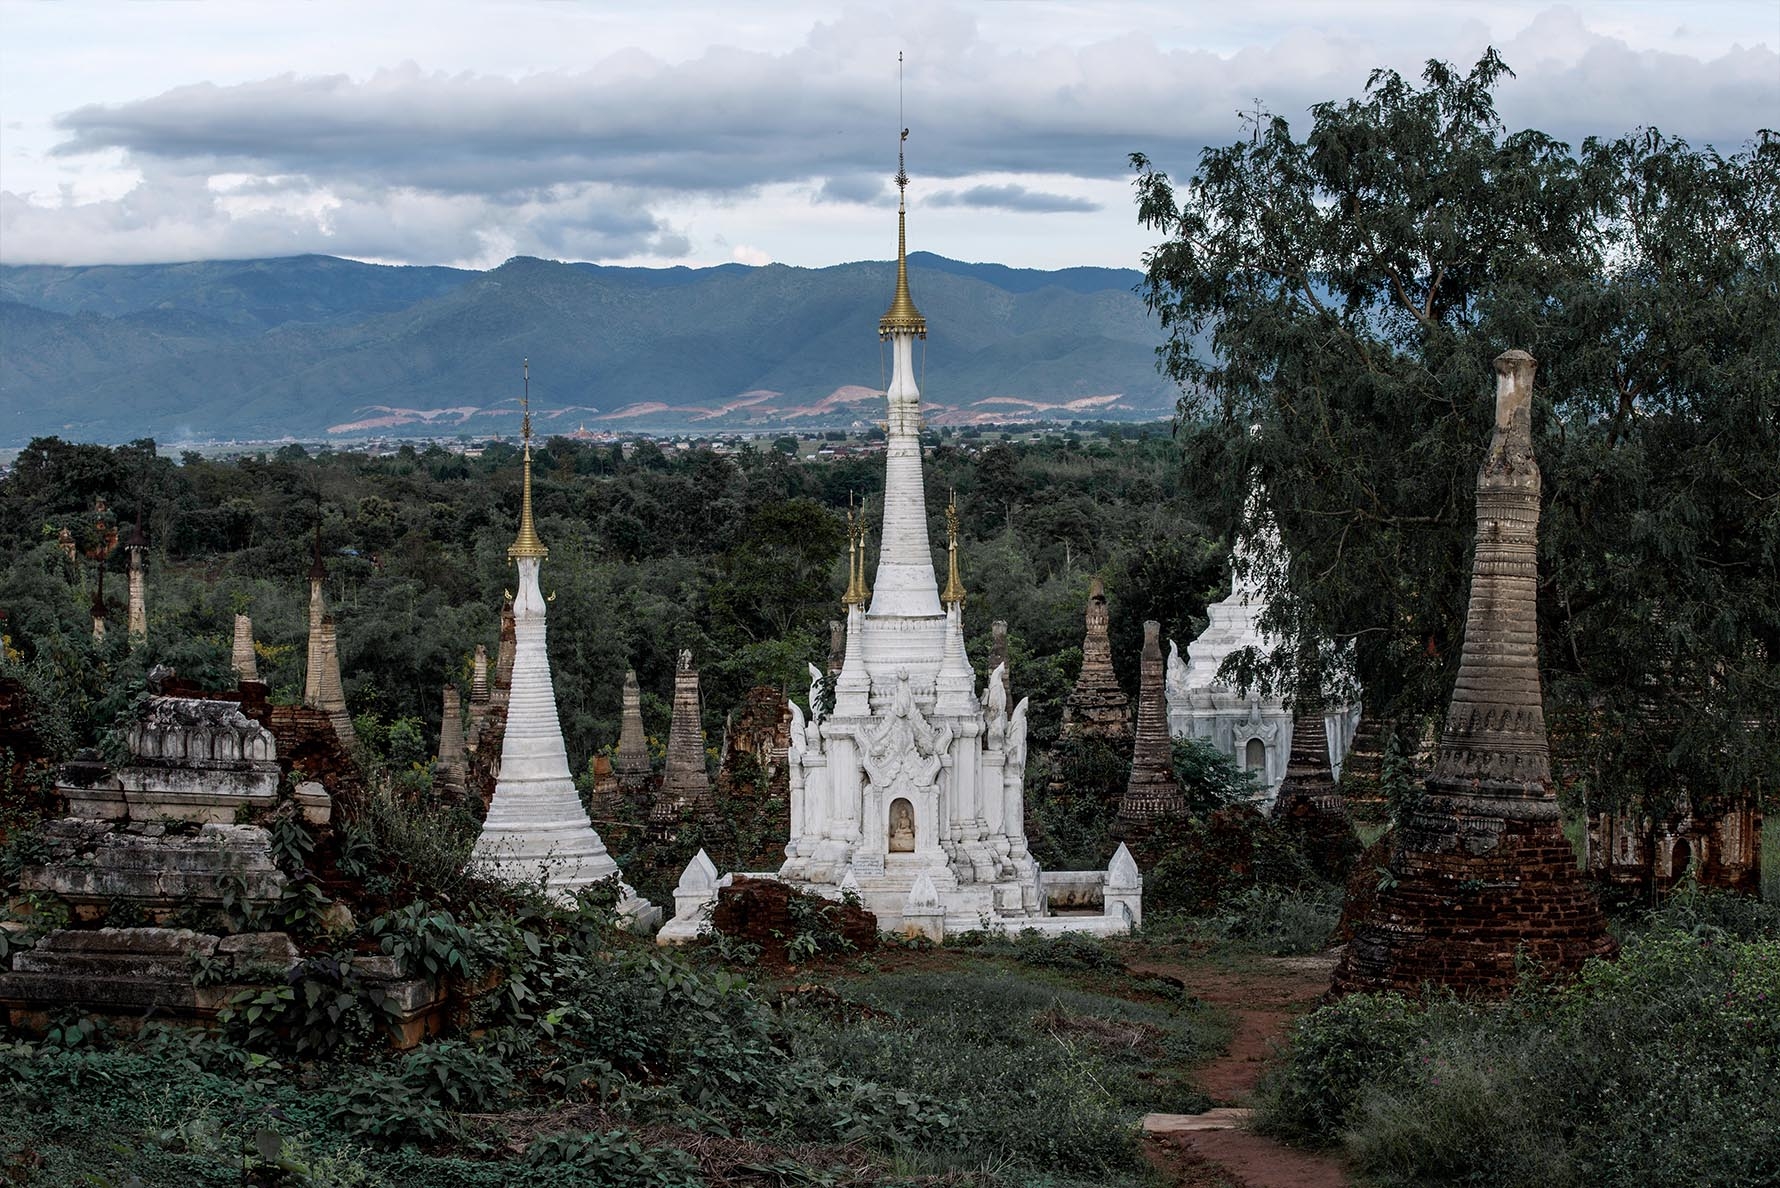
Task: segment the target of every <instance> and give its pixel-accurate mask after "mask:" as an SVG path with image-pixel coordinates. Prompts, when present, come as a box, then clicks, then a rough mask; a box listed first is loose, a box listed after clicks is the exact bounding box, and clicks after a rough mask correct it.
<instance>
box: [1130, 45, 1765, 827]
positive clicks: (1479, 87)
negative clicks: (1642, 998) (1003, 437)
mask: <svg viewBox="0 0 1780 1188" xmlns="http://www.w3.org/2000/svg"><path fill="white" fill-rule="evenodd" d="M1506 74H1508V67H1507V66H1506V65H1505V64H1504V63H1503V61H1502V60H1501V59H1500V58H1499V57H1498V56H1497V55H1496V54H1495V52H1494V51H1493V50H1492V51H1489V52H1487V53H1486V54H1485V55H1484V56H1483V58H1482V59H1481V60H1480V61H1479V62H1478V63H1477V64H1476V66H1475V67H1474V68H1472V69H1471V70H1470V71H1468V72H1467V71H1464V70H1461V69H1455V68H1454V67H1452V66H1450V65H1448V64H1446V63H1443V62H1430V63H1429V64H1428V66H1427V68H1426V70H1425V72H1424V73H1423V76H1422V79H1421V82H1420V84H1419V85H1418V84H1417V82H1416V81H1414V80H1410V79H1404V78H1402V77H1400V76H1399V75H1397V74H1396V73H1395V72H1393V71H1389V70H1379V71H1376V72H1374V73H1373V75H1372V76H1371V78H1370V79H1369V80H1368V82H1367V85H1366V89H1365V93H1364V94H1363V95H1362V96H1360V97H1358V98H1354V99H1346V100H1337V101H1330V102H1326V103H1320V104H1317V105H1315V106H1314V107H1312V109H1311V118H1310V121H1309V127H1308V129H1303V128H1300V129H1297V130H1294V129H1293V128H1292V127H1291V126H1290V125H1288V123H1287V121H1286V120H1285V119H1284V118H1283V117H1279V116H1274V115H1269V114H1265V113H1263V114H1260V115H1258V116H1257V117H1256V118H1255V119H1254V122H1253V127H1252V128H1251V129H1250V133H1251V134H1250V135H1245V136H1243V137H1242V138H1241V139H1240V140H1238V141H1236V142H1235V143H1233V144H1229V145H1224V146H1215V147H1213V148H1210V149H1208V150H1206V152H1205V153H1204V154H1203V156H1202V157H1201V159H1200V162H1199V165H1198V168H1197V170H1195V171H1194V173H1193V175H1192V179H1191V182H1190V183H1189V184H1185V185H1182V186H1180V187H1179V188H1178V189H1177V188H1176V187H1175V186H1174V185H1172V184H1171V183H1170V181H1169V178H1168V176H1167V174H1165V173H1163V172H1161V171H1160V170H1158V169H1156V168H1154V167H1153V166H1152V165H1151V163H1150V162H1149V161H1148V160H1147V159H1145V158H1143V157H1142V156H1141V155H1139V156H1136V157H1134V158H1133V162H1134V164H1135V165H1136V167H1137V169H1138V171H1139V174H1138V179H1137V182H1138V199H1139V217H1140V219H1141V220H1142V222H1143V223H1144V225H1145V226H1147V227H1149V228H1151V229H1153V230H1155V231H1157V232H1159V233H1160V234H1161V235H1163V236H1164V237H1165V239H1164V242H1162V243H1161V244H1159V245H1158V246H1156V247H1155V248H1154V249H1153V250H1152V251H1151V252H1150V253H1149V254H1148V255H1147V256H1146V258H1145V263H1146V266H1147V277H1146V294H1147V297H1148V300H1149V303H1150V306H1151V308H1152V309H1154V310H1156V311H1157V312H1158V314H1159V315H1160V316H1161V318H1162V320H1163V324H1164V327H1165V328H1166V329H1167V330H1168V332H1169V335H1170V338H1169V342H1168V344H1167V345H1166V346H1165V347H1164V348H1163V351H1162V353H1161V355H1162V360H1163V363H1164V365H1165V366H1166V368H1167V370H1168V371H1169V372H1170V373H1171V374H1173V375H1174V376H1175V377H1176V378H1177V379H1179V380H1180V381H1181V382H1182V385H1183V388H1184V391H1185V392H1186V395H1185V396H1184V397H1183V399H1182V402H1181V428H1182V441H1183V445H1184V447H1185V452H1186V455H1187V457H1188V459H1189V461H1190V465H1189V467H1188V471H1187V477H1188V482H1189V485H1190V487H1191V489H1192V490H1193V492H1194V493H1195V494H1196V495H1199V496H1201V497H1203V498H1206V499H1207V500H1208V503H1207V505H1206V506H1207V509H1208V513H1209V514H1211V515H1213V516H1214V518H1215V522H1216V523H1217V524H1218V525H1219V526H1220V527H1222V526H1224V525H1227V524H1234V523H1236V522H1238V521H1240V520H1241V519H1242V518H1243V517H1244V516H1245V515H1246V514H1247V512H1248V509H1247V508H1246V506H1245V501H1246V500H1247V497H1248V490H1249V484H1250V482H1251V480H1252V479H1257V478H1258V479H1259V480H1260V481H1261V482H1262V483H1263V484H1265V488H1266V491H1267V493H1268V495H1269V500H1270V507H1271V511H1272V513H1273V516H1274V518H1275V519H1276V520H1277V523H1278V527H1279V530H1280V533H1281V536H1282V538H1283V541H1284V544H1285V546H1286V548H1287V550H1288V552H1289V554H1290V564H1289V566H1288V567H1285V568H1284V569H1283V570H1281V571H1280V572H1277V573H1272V574H1266V575H1263V576H1265V577H1266V578H1267V581H1268V585H1269V591H1268V592H1269V595H1270V599H1271V601H1270V615H1271V618H1272V619H1273V622H1274V626H1275V627H1276V628H1277V631H1278V636H1279V638H1280V640H1281V646H1280V648H1279V651H1278V654H1277V655H1275V656H1273V657H1258V658H1251V663H1250V664H1249V665H1248V666H1247V667H1248V668H1249V669H1250V670H1251V671H1252V670H1255V669H1257V668H1258V669H1260V670H1261V671H1268V672H1270V673H1271V675H1272V676H1273V678H1274V680H1275V681H1276V682H1277V683H1278V686H1279V687H1280V688H1283V689H1290V688H1292V687H1293V685H1292V683H1291V682H1292V676H1291V673H1290V671H1289V670H1290V668H1291V667H1292V665H1293V661H1294V659H1295V657H1296V656H1297V655H1298V647H1297V644H1298V641H1299V640H1301V639H1306V638H1308V639H1326V640H1336V641H1348V640H1351V641H1353V643H1354V645H1355V653H1354V659H1355V662H1356V665H1357V669H1358V676H1359V679H1360V682H1361V684H1362V686H1363V688H1364V692H1365V702H1366V704H1367V705H1368V706H1369V707H1370V708H1372V709H1374V710H1376V711H1378V712H1380V713H1381V714H1382V715H1383V717H1384V718H1385V719H1386V720H1390V719H1398V720H1403V721H1409V720H1413V719H1417V718H1419V717H1421V716H1422V715H1425V714H1429V713H1436V714H1437V713H1440V712H1442V711H1443V710H1444V707H1445V704H1446V699H1447V694H1448V691H1449V690H1450V688H1451V684H1452V680H1453V678H1454V675H1455V670H1456V665H1457V661H1458V657H1459V643H1460V639H1461V636H1462V633H1463V627H1464V621H1465V620H1464V616H1465V607H1466V593H1467V583H1468V576H1469V554H1470V546H1471V543H1472V539H1473V531H1474V518H1473V499H1472V490H1473V487H1472V484H1473V481H1474V479H1475V476H1476V474H1477V469H1478V466H1479V463H1480V461H1481V458H1482V454H1483V451H1484V448H1485V444H1486V442H1487V441H1488V440H1489V431H1490V426H1491V423H1492V410H1491V401H1490V398H1489V393H1490V392H1491V391H1492V390H1493V388H1494V382H1493V377H1492V376H1491V374H1490V366H1491V360H1492V358H1493V357H1495V356H1496V355H1497V354H1499V353H1501V352H1502V351H1504V350H1507V349H1509V348H1511V347H1519V348H1524V349H1526V350H1529V351H1531V352H1532V354H1533V355H1534V356H1536V357H1537V358H1538V360H1539V371H1538V386H1537V388H1536V391H1535V410H1534V435H1535V438H1536V444H1537V451H1538V461H1539V466H1540V469H1541V470H1542V471H1543V473H1544V496H1545V498H1544V507H1543V509H1542V514H1541V523H1540V533H1539V546H1540V566H1539V568H1540V592H1539V611H1540V613H1539V624H1540V634H1541V638H1540V659H1541V664H1542V666H1543V668H1544V682H1545V685H1544V687H1545V691H1546V717H1547V719H1548V721H1549V722H1550V723H1551V727H1552V732H1553V741H1554V757H1555V758H1556V759H1557V760H1558V768H1559V771H1560V774H1561V776H1562V778H1563V780H1564V781H1565V782H1567V783H1571V784H1574V785H1575V786H1576V787H1577V789H1578V791H1580V792H1582V793H1584V794H1586V796H1587V797H1588V798H1589V800H1590V802H1591V803H1592V804H1595V805H1597V806H1599V805H1610V804H1615V803H1619V802H1624V801H1628V800H1629V801H1632V802H1634V804H1635V807H1636V808H1637V809H1638V811H1651V812H1653V813H1654V814H1655V815H1658V816H1661V815H1663V814H1664V813H1666V812H1668V811H1670V810H1672V809H1673V808H1674V807H1675V805H1676V804H1677V803H1678V801H1679V800H1680V798H1681V797H1683V796H1685V797H1687V798H1690V799H1691V801H1692V803H1693V805H1694V806H1695V808H1696V809H1703V810H1706V811H1710V810H1711V809H1713V808H1715V807H1716V806H1718V805H1719V804H1721V803H1722V802H1723V801H1724V800H1726V799H1727V798H1732V797H1741V796H1745V795H1749V794H1756V795H1762V796H1772V795H1773V792H1774V790H1775V789H1776V788H1780V734H1777V733H1776V731H1777V730H1780V667H1777V666H1780V594H1777V593H1776V592H1777V591H1780V420H1776V418H1775V417H1774V415H1773V409H1774V407H1775V401H1776V392H1775V381H1774V377H1775V375H1776V374H1780V336H1776V335H1775V334H1774V333H1773V327H1774V326H1776V325H1780V286H1777V285H1776V278H1780V138H1777V137H1776V135H1775V134H1774V133H1773V132H1772V131H1759V132H1758V131H1756V130H1755V129H1754V128H1753V127H1751V129H1750V135H1751V138H1750V140H1749V141H1748V143H1746V144H1745V145H1743V146H1741V147H1740V148H1738V149H1737V150H1736V151H1734V152H1729V153H1728V154H1726V153H1720V152H1719V151H1716V150H1714V149H1712V148H1695V147H1693V146H1691V145H1689V144H1687V143H1685V142H1683V141H1678V140H1674V139H1671V138H1668V137H1665V136H1663V135H1662V134H1661V133H1660V132H1658V131H1657V130H1656V129H1654V128H1652V129H1641V130H1639V131H1637V132H1635V133H1633V134H1631V135H1627V136H1623V137H1619V138H1615V139H1594V138H1590V139H1588V140H1586V141H1585V142H1584V143H1583V144H1581V145H1580V146H1575V147H1572V146H1568V145H1564V144H1561V143H1559V142H1557V141H1555V140H1553V139H1552V138H1551V137H1549V136H1547V135H1545V134H1543V133H1541V132H1538V131H1533V130H1527V131H1510V130H1509V129H1507V128H1506V127H1505V126H1504V125H1503V124H1502V122H1501V120H1500V118H1499V117H1498V115H1497V113H1496V107H1495V90H1496V87H1497V84H1498V83H1499V82H1500V81H1501V79H1502V78H1503V77H1504V76H1505V75H1506ZM1251 429H1254V430H1256V431H1253V432H1251ZM1256 661H1258V662H1259V663H1256Z"/></svg>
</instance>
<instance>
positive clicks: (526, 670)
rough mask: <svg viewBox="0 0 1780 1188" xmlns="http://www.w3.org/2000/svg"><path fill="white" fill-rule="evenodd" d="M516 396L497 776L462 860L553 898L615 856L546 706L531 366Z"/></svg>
mask: <svg viewBox="0 0 1780 1188" xmlns="http://www.w3.org/2000/svg"><path fill="white" fill-rule="evenodd" d="M525 381H526V394H525V397H524V398H523V408H524V419H523V421H522V427H521V433H522V437H523V439H524V449H525V455H524V467H525V479H524V488H523V494H522V495H521V501H520V510H519V535H518V537H517V538H516V539H515V540H514V541H513V544H512V546H511V547H509V548H508V549H507V557H508V558H509V559H510V560H511V561H513V562H514V564H516V565H517V566H518V568H519V585H518V589H517V591H516V593H515V594H514V595H513V637H514V642H513V685H512V691H511V693H510V694H509V696H508V701H507V726H506V731H505V734H504V736H503V738H502V741H501V756H500V776H499V778H498V780H497V781H496V783H495V789H494V798H493V800H491V801H490V802H489V806H488V816H487V818H486V819H485V820H484V821H483V822H482V832H481V834H480V835H479V836H478V837H477V839H476V847H475V850H474V852H473V855H472V861H474V862H476V863H478V864H479V865H481V866H482V868H483V869H484V870H486V871H487V872H488V873H489V874H491V875H493V876H494V877H496V878H500V879H504V880H506V881H508V882H517V883H539V882H542V883H543V885H544V887H545V889H546V890H547V891H548V892H549V893H550V894H551V895H553V896H555V897H556V898H558V899H563V900H568V899H572V898H573V897H574V894H575V892H577V891H579V890H580V889H581V888H583V887H586V886H589V885H590V884H593V883H597V882H599V881H600V880H601V879H606V878H610V877H611V876H613V875H616V874H618V864H617V863H616V862H614V861H613V860H612V856H611V855H610V854H608V853H607V852H606V844H605V842H603V841H601V840H600V835H599V833H598V832H597V831H596V830H595V829H594V828H593V824H592V822H591V821H589V820H588V818H587V810H586V809H584V808H583V807H582V806H581V797H580V794H579V793H578V792H576V790H575V781H574V779H573V778H572V777H571V776H570V774H569V756H568V750H567V748H566V747H564V746H563V741H562V725H561V723H560V721H559V720H558V718H557V713H556V689H555V687H554V686H553V684H552V683H551V679H550V656H549V654H548V652H547V651H546V649H545V633H544V609H545V602H544V595H543V593H542V591H541V590H540V588H539V586H538V570H539V568H540V566H541V565H542V564H543V561H544V558H545V557H546V556H548V555H549V552H550V550H548V549H547V548H545V547H544V542H543V541H541V540H539V539H538V533H537V529H536V528H535V527H534V526H533V524H532V416H531V392H530V387H531V368H530V365H529V363H528V364H527V365H526V367H525ZM619 910H620V911H621V912H623V913H624V914H625V915H627V916H629V917H631V918H632V920H633V921H634V922H635V924H636V926H637V927H639V928H645V927H652V926H653V925H654V924H655V923H657V922H659V920H660V915H661V912H660V909H659V908H657V907H655V906H654V905H653V904H651V903H649V901H647V900H645V899H641V898H639V897H638V896H637V894H636V892H635V891H633V890H631V889H630V887H629V886H624V888H623V897H622V900H621V902H620V903H619Z"/></svg>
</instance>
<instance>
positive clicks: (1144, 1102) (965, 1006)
mask: <svg viewBox="0 0 1780 1188" xmlns="http://www.w3.org/2000/svg"><path fill="white" fill-rule="evenodd" d="M1134 984H1135V985H1137V988H1138V989H1140V990H1141V991H1145V992H1153V989H1154V988H1153V987H1152V986H1150V983H1149V982H1148V981H1147V980H1146V981H1143V982H1141V983H1134ZM842 992H843V994H844V995H845V996H846V997H847V998H848V999H849V1000H850V1001H852V1002H855V1003H857V1004H859V1005H860V1006H862V1007H865V1008H868V1009H867V1010H866V1011H865V1012H863V1013H862V1014H860V1015H858V1016H856V1021H855V1022H853V1023H851V1024H850V1025H847V1026H841V1027H832V1026H821V1027H810V1028H806V1029H803V1030H802V1031H801V1032H800V1034H799V1036H798V1039H797V1044H796V1051H798V1052H799V1054H802V1055H807V1056H810V1057H812V1058H813V1059H815V1060H817V1061H819V1062H820V1063H822V1064H824V1065H829V1066H833V1067H840V1068H846V1069H849V1070H851V1071H852V1073H853V1074H854V1075H855V1076H860V1077H864V1078H867V1079H869V1080H872V1081H876V1082H879V1083H882V1084H885V1085H889V1086H893V1087H895V1088H897V1089H900V1090H905V1091H908V1092H910V1093H915V1094H920V1095H923V1096H930V1097H934V1098H936V1099H940V1100H945V1101H948V1102H953V1103H957V1105H958V1108H957V1110H956V1114H955V1117H954V1120H953V1122H952V1124H951V1125H950V1126H949V1127H947V1128H945V1129H944V1130H939V1131H936V1132H933V1133H931V1134H929V1135H927V1136H926V1137H925V1138H924V1139H923V1140H922V1141H921V1142H920V1143H919V1144H916V1147H915V1150H912V1151H904V1152H902V1153H900V1155H899V1161H898V1166H899V1167H900V1168H901V1169H903V1170H905V1171H908V1172H918V1173H921V1174H960V1173H985V1172H987V1173H992V1174H995V1175H998V1176H1001V1177H1005V1179H1006V1181H1007V1182H1008V1183H1010V1184H1011V1183H1017V1184H1049V1185H1058V1186H1061V1185H1077V1184H1079V1185H1083V1186H1084V1188H1085V1186H1086V1185H1100V1184H1109V1185H1112V1184H1138V1183H1143V1182H1144V1180H1143V1176H1142V1174H1141V1164H1140V1161H1139V1160H1138V1156H1137V1153H1136V1132H1135V1130H1134V1128H1133V1123H1134V1121H1135V1120H1136V1118H1137V1117H1138V1116H1139V1115H1141V1114H1143V1113H1147V1112H1149V1111H1151V1110H1161V1111H1165V1112H1188V1111H1192V1110H1198V1109H1204V1108H1205V1107H1206V1105H1207V1104H1208V1103H1207V1101H1206V1099H1205V1097H1204V1096H1203V1094H1200V1093H1199V1092H1198V1091H1197V1090H1196V1089H1194V1088H1193V1087H1192V1086H1191V1085H1190V1084H1189V1083H1188V1082H1187V1081H1186V1080H1185V1079H1184V1077H1185V1074H1186V1072H1187V1070H1188V1069H1190V1068H1191V1067H1192V1066H1193V1065H1195V1064H1197V1063H1199V1062H1201V1061H1202V1060H1204V1059H1205V1058H1206V1057H1207V1056H1208V1055H1210V1054H1211V1053H1212V1052H1214V1051H1215V1050H1216V1049H1217V1047H1218V1046H1219V1044H1220V1042H1221V1040H1222V1034H1223V1029H1222V1027H1221V1026H1220V1024H1219V1023H1218V1021H1217V1020H1216V1019H1215V1018H1214V1017H1213V1016H1212V1014H1211V1012H1210V1011H1209V1009H1208V1008H1206V1007H1204V1006H1201V1005H1198V1004H1190V1003H1185V1002H1177V1003H1174V1004H1168V1003H1159V1002H1133V1001H1129V1000H1125V999H1121V998H1116V997H1112V996H1109V995H1107V994H1102V993H1093V992H1089V991H1086V990H1080V989H1076V988H1073V987H1071V986H1069V985H1066V984H1062V983H1061V982H1060V981H1058V980H1056V975H1054V974H1046V973H1038V974H1037V976H1035V971H1034V970H1032V969H1030V968H1027V969H1008V968H996V967H995V966H993V965H990V964H988V963H986V962H983V961H981V960H971V961H968V962H966V963H964V965H963V967H961V968H953V969H940V970H907V971H897V972H889V973H885V974H881V975H878V976H876V977H872V978H869V979H862V980H859V981H855V982H849V983H848V984H846V985H845V986H844V987H842ZM964 1103H970V1104H969V1105H968V1106H965V1105H964Z"/></svg>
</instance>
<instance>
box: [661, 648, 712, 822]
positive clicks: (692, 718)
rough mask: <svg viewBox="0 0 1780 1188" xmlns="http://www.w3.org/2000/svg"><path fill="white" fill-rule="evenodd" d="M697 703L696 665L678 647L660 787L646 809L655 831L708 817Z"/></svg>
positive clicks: (706, 777)
mask: <svg viewBox="0 0 1780 1188" xmlns="http://www.w3.org/2000/svg"><path fill="white" fill-rule="evenodd" d="M699 704H700V702H699V695H698V669H696V668H694V667H693V665H692V653H691V652H690V651H682V652H681V653H680V658H679V663H677V664H676V665H675V666H674V715H673V718H672V720H671V721H670V722H669V725H668V744H667V758H666V762H665V764H664V765H663V768H662V773H661V788H660V789H659V790H658V791H657V793H656V795H655V804H654V806H653V807H652V808H651V809H650V810H649V824H650V826H651V828H652V829H654V830H655V831H657V832H658V833H661V832H671V831H672V829H673V826H674V823H675V822H677V821H680V820H682V819H684V818H687V817H708V816H709V815H710V813H711V810H712V808H713V801H712V798H711V777H710V773H709V772H707V771H706V770H705V728H704V725H703V723H702V721H701V720H700V713H699Z"/></svg>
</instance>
